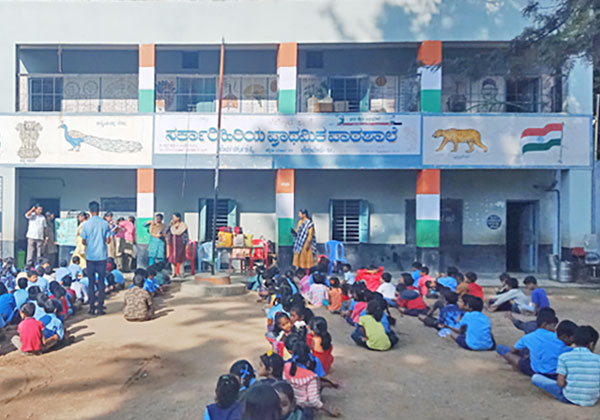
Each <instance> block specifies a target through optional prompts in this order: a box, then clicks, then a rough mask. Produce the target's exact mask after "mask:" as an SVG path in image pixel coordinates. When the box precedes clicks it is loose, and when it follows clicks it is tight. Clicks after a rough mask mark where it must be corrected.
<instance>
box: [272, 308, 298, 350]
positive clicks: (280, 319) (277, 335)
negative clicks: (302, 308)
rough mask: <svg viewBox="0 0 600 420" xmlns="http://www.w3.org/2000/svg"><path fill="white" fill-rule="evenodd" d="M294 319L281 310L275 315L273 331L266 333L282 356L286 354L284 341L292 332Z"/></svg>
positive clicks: (274, 348)
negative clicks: (291, 319)
mask: <svg viewBox="0 0 600 420" xmlns="http://www.w3.org/2000/svg"><path fill="white" fill-rule="evenodd" d="M292 327H293V324H292V321H290V317H289V316H288V314H286V313H285V312H279V313H278V314H277V315H276V316H275V321H274V324H273V331H269V332H267V334H266V338H267V341H269V342H270V343H271V345H272V346H273V351H274V352H276V353H277V354H279V355H280V356H283V355H284V348H285V347H284V341H285V339H286V337H287V336H288V335H290V333H291V332H292Z"/></svg>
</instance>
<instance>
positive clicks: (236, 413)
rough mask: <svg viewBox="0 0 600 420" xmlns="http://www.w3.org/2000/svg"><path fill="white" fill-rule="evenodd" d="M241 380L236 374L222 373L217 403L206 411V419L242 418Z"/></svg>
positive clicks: (231, 419) (234, 419)
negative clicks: (239, 397)
mask: <svg viewBox="0 0 600 420" xmlns="http://www.w3.org/2000/svg"><path fill="white" fill-rule="evenodd" d="M239 392H240V382H239V381H238V379H237V377H235V375H231V374H230V375H221V377H219V380H218V381H217V389H216V390H215V394H216V396H215V401H216V402H215V403H214V404H210V405H209V406H207V407H206V410H205V411H204V420H241V418H242V404H241V403H240V402H239V401H238V395H239Z"/></svg>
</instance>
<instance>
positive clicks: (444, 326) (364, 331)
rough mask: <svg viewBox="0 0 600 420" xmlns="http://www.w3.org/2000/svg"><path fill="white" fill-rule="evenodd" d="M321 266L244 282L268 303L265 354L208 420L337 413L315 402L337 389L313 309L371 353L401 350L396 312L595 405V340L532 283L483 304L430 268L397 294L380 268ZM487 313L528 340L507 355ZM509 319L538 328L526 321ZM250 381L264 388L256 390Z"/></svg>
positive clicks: (454, 277) (513, 285)
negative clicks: (332, 317) (340, 322)
mask: <svg viewBox="0 0 600 420" xmlns="http://www.w3.org/2000/svg"><path fill="white" fill-rule="evenodd" d="M328 266H329V263H328V261H327V260H326V259H322V260H320V261H319V264H318V265H317V266H315V267H313V268H311V269H310V270H308V272H307V271H306V270H301V269H299V270H297V271H296V272H292V271H287V272H286V273H280V272H279V270H278V269H277V267H271V268H270V269H268V270H266V271H264V272H262V273H259V274H257V275H256V276H255V277H253V278H251V279H250V281H249V283H248V288H249V289H252V290H255V291H257V292H258V294H259V296H260V297H261V301H262V300H264V301H265V302H266V304H267V308H266V317H267V333H266V335H265V336H266V339H267V341H268V343H269V348H270V350H269V352H268V353H265V354H263V355H262V356H260V358H259V361H258V369H257V370H256V374H255V370H254V369H253V367H252V365H251V364H250V363H249V362H248V361H246V360H240V361H238V362H236V363H234V365H233V366H232V367H231V369H230V371H229V373H228V374H226V375H223V376H221V377H220V378H219V380H218V384H217V391H216V394H217V395H216V403H215V404H211V405H209V406H208V407H207V409H206V412H205V417H204V419H205V420H218V419H230V420H237V419H242V418H243V419H245V420H246V419H247V420H255V419H256V420H258V419H260V420H282V419H283V420H302V419H312V418H313V417H314V415H315V413H316V412H318V411H321V412H324V413H325V414H328V415H330V416H338V415H339V414H340V411H339V410H338V409H337V408H335V407H332V406H330V405H328V404H326V403H324V402H323V400H322V397H321V394H322V391H323V389H324V388H328V387H331V388H336V387H338V384H337V383H336V381H334V380H332V379H331V377H330V376H329V373H330V370H331V368H332V364H333V361H334V356H333V344H332V338H331V335H330V334H329V332H328V330H327V320H326V319H325V318H324V317H321V316H315V315H314V313H313V310H312V309H311V308H316V307H325V308H327V310H328V311H329V313H331V314H339V315H341V316H342V317H343V318H344V319H345V320H346V321H347V322H348V323H349V324H350V325H352V326H353V327H354V330H353V332H352V333H351V335H350V337H351V338H352V340H353V341H354V342H356V344H357V345H358V346H360V347H364V348H367V349H369V350H374V351H386V350H390V349H391V348H393V347H394V346H395V345H396V344H397V343H398V338H397V336H396V334H395V332H394V331H393V327H394V325H395V319H394V318H393V317H392V315H391V313H390V308H396V309H397V310H398V311H399V313H400V315H401V316H409V317H414V318H415V320H418V322H422V323H423V324H424V326H426V327H431V328H434V329H435V330H437V333H438V335H439V336H440V337H443V338H446V339H448V340H451V341H452V342H455V343H456V344H457V345H458V346H460V347H461V348H463V349H466V350H470V351H491V350H496V351H497V352H498V354H499V355H501V356H502V357H504V359H506V361H507V362H508V363H510V364H511V365H512V366H513V367H514V368H515V369H517V370H518V371H520V372H522V373H523V374H525V375H528V376H530V377H532V379H531V380H532V383H533V384H534V385H535V386H537V387H539V388H541V389H543V390H544V391H546V392H548V393H550V394H551V395H553V396H554V397H555V398H556V399H557V400H559V401H561V402H564V403H568V404H573V405H579V406H593V405H595V404H596V402H597V401H598V398H599V396H600V356H599V355H597V354H594V353H593V351H594V348H595V346H596V343H597V341H598V333H597V332H596V330H595V329H594V328H593V327H591V326H577V325H575V323H573V322H572V321H568V320H563V321H562V322H560V323H559V321H558V319H557V317H556V314H555V311H554V310H553V309H552V308H550V302H549V300H548V297H547V295H546V292H545V291H544V289H542V288H539V287H537V280H536V279H535V277H533V276H528V277H526V278H525V280H524V282H523V283H524V285H525V288H526V289H528V290H529V291H530V296H528V295H527V294H525V293H524V292H523V291H522V290H521V289H520V288H519V283H518V281H517V280H516V279H515V278H512V277H510V276H509V275H508V274H506V273H504V274H502V275H501V276H500V281H501V284H502V286H501V288H500V289H499V290H497V292H496V294H495V295H494V296H493V297H491V298H489V299H487V300H486V299H485V297H484V292H483V289H482V287H481V286H480V285H478V284H477V275H476V274H475V273H473V272H468V273H465V274H464V275H463V274H462V273H460V272H459V270H458V269H456V268H455V267H449V268H448V269H447V270H446V273H441V274H440V275H438V276H437V277H436V278H433V277H432V276H430V274H429V269H428V268H427V267H425V266H422V265H421V264H420V263H415V264H414V265H413V270H412V272H411V273H403V274H401V276H400V278H399V279H398V281H397V284H396V285H394V279H393V278H392V275H391V274H390V273H387V272H385V271H384V268H383V267H373V266H371V267H368V268H365V269H360V270H357V271H356V273H353V272H352V269H351V267H350V266H349V265H348V264H345V265H344V266H343V270H342V272H341V273H340V274H339V276H338V275H337V274H336V275H333V276H330V275H328V271H329V268H328ZM484 311H489V312H495V311H506V312H507V316H506V317H507V318H508V319H509V320H510V321H511V322H512V323H513V324H514V326H515V327H516V328H518V329H520V330H522V331H523V332H524V333H525V335H524V336H523V337H522V338H521V339H520V340H519V341H517V343H516V344H514V346H512V347H509V346H506V345H497V344H496V341H495V339H494V336H493V334H492V324H491V321H490V318H489V317H488V316H487V315H486V314H484ZM513 313H516V314H524V315H525V314H528V315H534V316H535V317H536V319H535V320H532V321H523V320H520V319H516V318H515V317H514V316H513ZM256 375H258V376H259V377H263V378H264V379H262V380H258V381H257V380H256Z"/></svg>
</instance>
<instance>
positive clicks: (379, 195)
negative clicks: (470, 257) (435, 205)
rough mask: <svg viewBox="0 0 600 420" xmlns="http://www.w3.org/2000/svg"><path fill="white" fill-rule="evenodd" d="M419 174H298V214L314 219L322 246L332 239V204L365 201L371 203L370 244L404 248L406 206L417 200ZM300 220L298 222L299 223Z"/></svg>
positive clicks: (317, 172) (300, 171)
mask: <svg viewBox="0 0 600 420" xmlns="http://www.w3.org/2000/svg"><path fill="white" fill-rule="evenodd" d="M416 180H417V172H416V171H410V170H405V171H400V170H398V171H388V170H385V171H384V170H382V171H366V170H358V171H348V170H315V171H309V170H297V171H296V196H295V209H296V213H297V212H298V211H299V210H300V209H303V208H306V209H308V210H309V211H310V212H311V213H312V215H313V221H314V222H315V229H316V232H317V241H318V242H327V241H329V240H330V239H331V238H330V236H329V229H330V227H329V200H330V199H361V200H367V201H368V202H369V211H370V215H371V216H370V225H369V242H370V243H376V244H404V243H405V242H406V237H405V228H404V227H405V221H404V213H405V203H406V200H411V199H415V195H416V185H417V184H416V182H417V181H416ZM296 220H297V219H296Z"/></svg>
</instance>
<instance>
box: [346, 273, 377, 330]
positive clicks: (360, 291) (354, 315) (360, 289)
mask: <svg viewBox="0 0 600 420" xmlns="http://www.w3.org/2000/svg"><path fill="white" fill-rule="evenodd" d="M350 290H351V294H352V300H353V301H352V303H351V304H350V306H349V307H348V310H347V311H344V312H342V316H343V317H344V318H345V319H346V321H347V322H348V323H349V324H350V325H352V326H355V325H356V324H357V323H358V320H359V319H360V314H361V313H362V311H364V310H365V308H366V307H367V303H368V300H369V299H368V297H370V293H371V292H370V291H369V290H367V288H366V286H365V285H364V283H354V284H353V285H352V286H351V289H350Z"/></svg>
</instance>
